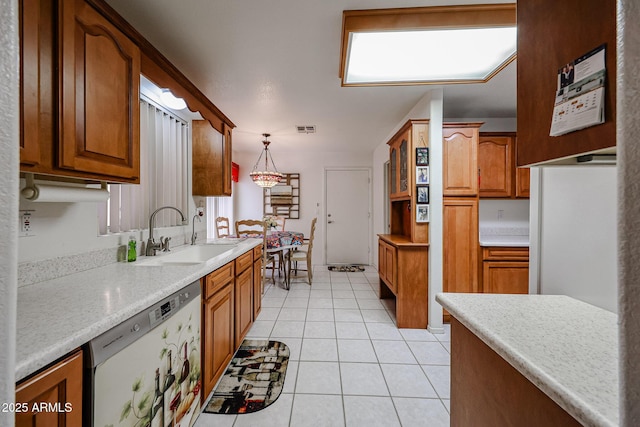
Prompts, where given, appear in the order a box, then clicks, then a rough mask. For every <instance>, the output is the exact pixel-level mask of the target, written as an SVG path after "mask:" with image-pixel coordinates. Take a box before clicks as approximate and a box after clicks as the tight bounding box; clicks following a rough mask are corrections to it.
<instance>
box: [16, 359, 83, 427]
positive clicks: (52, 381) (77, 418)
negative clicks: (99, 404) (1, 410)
mask: <svg viewBox="0 0 640 427" xmlns="http://www.w3.org/2000/svg"><path fill="white" fill-rule="evenodd" d="M16 405H18V406H17V408H16V409H17V410H16V426H17V427H23V426H24V427H26V426H30V427H40V426H42V427H62V426H69V427H74V426H80V425H82V350H78V351H76V352H74V353H72V354H71V355H70V356H68V357H66V358H65V359H64V360H62V361H60V362H58V363H56V364H54V365H53V366H51V367H50V368H48V369H45V370H44V371H42V372H40V373H39V374H37V375H35V376H33V377H32V378H29V379H27V380H25V381H23V382H21V383H19V384H18V385H17V386H16ZM45 405H46V408H45V409H43V410H41V411H33V409H34V407H35V408H40V407H44V406H45ZM52 408H55V409H56V410H55V411H54V410H52ZM22 409H26V412H25V411H22Z"/></svg>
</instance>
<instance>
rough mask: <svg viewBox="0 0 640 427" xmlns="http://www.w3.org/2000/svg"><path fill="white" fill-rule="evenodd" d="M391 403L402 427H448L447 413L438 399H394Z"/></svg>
mask: <svg viewBox="0 0 640 427" xmlns="http://www.w3.org/2000/svg"><path fill="white" fill-rule="evenodd" d="M393 403H394V405H395V407H396V410H397V411H398V416H399V417H400V422H401V423H402V425H403V426H421V425H428V426H429V427H448V426H449V413H448V412H447V410H446V408H445V407H444V405H443V404H442V402H440V400H438V399H410V398H403V397H394V398H393Z"/></svg>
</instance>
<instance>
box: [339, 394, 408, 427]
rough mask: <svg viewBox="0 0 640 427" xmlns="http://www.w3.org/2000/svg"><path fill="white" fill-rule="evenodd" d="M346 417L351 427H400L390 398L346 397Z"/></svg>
mask: <svg viewBox="0 0 640 427" xmlns="http://www.w3.org/2000/svg"><path fill="white" fill-rule="evenodd" d="M344 416H345V419H346V420H347V426H349V427H375V426H379V427H395V426H398V427H400V421H399V420H398V415H397V414H396V410H395V408H394V406H393V402H392V401H391V398H390V397H369V396H345V397H344Z"/></svg>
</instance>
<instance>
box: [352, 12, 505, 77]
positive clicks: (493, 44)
mask: <svg viewBox="0 0 640 427" xmlns="http://www.w3.org/2000/svg"><path fill="white" fill-rule="evenodd" d="M515 57H516V8H515V4H492V5H469V6H442V7H419V8H402V9H375V10H347V11H344V12H343V20H342V56H341V62H340V78H341V79H342V85H343V86H378V85H412V84H444V83H479V82H486V81H488V80H489V79H490V78H491V77H493V76H494V75H495V74H497V73H498V72H499V71H500V70H502V69H503V68H504V67H505V66H506V65H507V64H509V63H510V62H511V61H513V60H514V59H515Z"/></svg>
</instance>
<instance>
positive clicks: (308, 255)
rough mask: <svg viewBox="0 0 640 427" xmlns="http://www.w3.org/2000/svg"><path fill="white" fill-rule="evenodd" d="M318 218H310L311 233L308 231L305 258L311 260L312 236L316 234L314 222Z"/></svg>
mask: <svg viewBox="0 0 640 427" xmlns="http://www.w3.org/2000/svg"><path fill="white" fill-rule="evenodd" d="M317 221H318V218H313V219H312V220H311V233H309V248H308V249H307V259H308V260H309V262H311V250H312V249H313V236H314V235H315V234H316V222H317Z"/></svg>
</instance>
